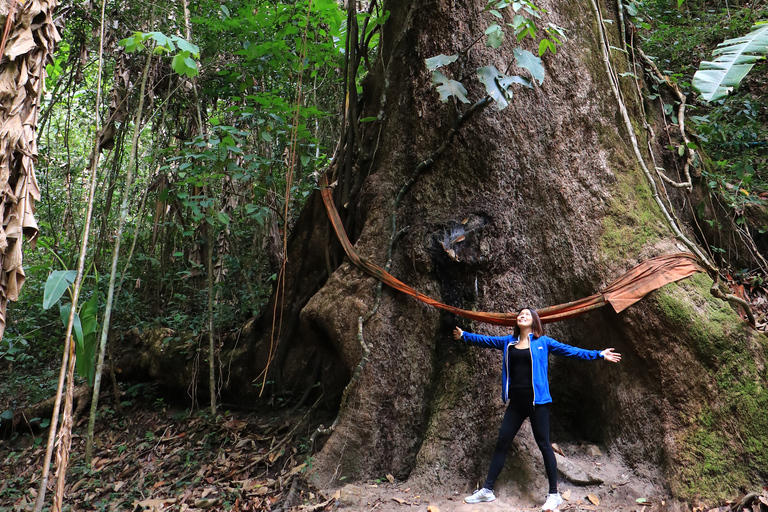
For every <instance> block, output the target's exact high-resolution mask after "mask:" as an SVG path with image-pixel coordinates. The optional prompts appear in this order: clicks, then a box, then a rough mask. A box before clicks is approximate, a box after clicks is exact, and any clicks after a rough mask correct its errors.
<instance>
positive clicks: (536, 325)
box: [514, 307, 544, 338]
mask: <svg viewBox="0 0 768 512" xmlns="http://www.w3.org/2000/svg"><path fill="white" fill-rule="evenodd" d="M524 309H527V310H528V311H530V312H531V318H532V319H533V321H532V322H531V329H532V330H533V337H534V338H540V337H542V336H544V326H543V325H541V318H539V314H538V313H537V312H536V310H535V309H533V308H528V307H525V308H520V311H522V310H524ZM520 311H518V312H517V314H518V315H520ZM514 332H515V336H520V328H519V327H518V326H517V325H515V329H514Z"/></svg>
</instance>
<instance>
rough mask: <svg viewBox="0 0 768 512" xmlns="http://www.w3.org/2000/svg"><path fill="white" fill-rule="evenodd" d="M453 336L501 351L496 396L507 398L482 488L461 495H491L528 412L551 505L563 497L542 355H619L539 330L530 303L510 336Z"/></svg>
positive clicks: (487, 498) (461, 333) (456, 332)
mask: <svg viewBox="0 0 768 512" xmlns="http://www.w3.org/2000/svg"><path fill="white" fill-rule="evenodd" d="M453 337H454V338H456V339H457V340H459V339H462V338H463V339H464V340H465V341H466V342H468V343H471V344H473V345H478V346H481V347H489V348H496V349H499V350H502V351H503V352H504V361H503V364H502V366H501V384H502V386H501V397H502V399H503V400H504V403H507V402H509V405H508V406H507V412H506V413H504V419H503V420H502V422H501V428H499V438H498V440H497V441H496V450H495V451H494V453H493V458H492V459H491V467H490V468H489V469H488V477H487V478H486V479H485V484H483V488H482V489H480V490H479V491H476V492H475V493H474V494H473V495H472V496H467V497H466V498H465V499H464V501H465V502H466V503H479V502H481V501H493V500H495V499H496V496H495V495H494V494H493V486H494V484H495V483H496V479H497V478H498V476H499V473H501V469H502V468H503V467H504V461H505V459H506V457H507V450H508V449H509V446H510V445H511V444H512V440H513V439H514V438H515V435H516V434H517V431H518V430H520V426H521V425H522V424H523V421H524V420H525V419H526V418H530V419H531V427H532V429H533V437H534V438H535V439H536V444H537V445H538V446H539V450H541V455H542V456H543V457H544V468H545V469H546V471H547V478H548V479H549V496H547V501H546V502H545V503H544V506H542V507H541V509H542V510H556V509H557V507H559V506H560V504H561V503H562V502H563V499H562V498H561V497H560V493H559V492H557V461H556V460H555V453H554V451H553V450H552V445H551V444H550V443H549V408H550V406H551V404H552V398H551V397H550V396H549V381H548V378H547V371H548V361H547V356H548V355H549V353H550V352H552V353H554V354H557V355H561V356H567V357H573V358H576V359H586V360H593V359H598V358H603V359H605V360H606V361H610V362H612V363H618V362H619V361H621V354H619V353H617V352H614V351H613V349H612V348H607V349H605V350H603V351H598V350H584V349H581V348H577V347H572V346H570V345H566V344H564V343H560V342H559V341H555V340H553V339H552V338H550V337H548V336H545V335H544V329H543V328H542V326H541V319H540V318H539V315H538V313H536V310H535V309H532V308H525V309H522V310H520V313H519V314H518V315H517V326H516V327H515V329H514V335H513V336H482V335H480V334H472V333H470V332H464V331H462V330H461V329H459V328H458V327H456V328H455V329H454V331H453Z"/></svg>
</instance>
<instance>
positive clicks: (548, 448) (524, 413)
mask: <svg viewBox="0 0 768 512" xmlns="http://www.w3.org/2000/svg"><path fill="white" fill-rule="evenodd" d="M509 395H510V396H509V405H508V406H507V412H505V413H504V419H503V420H502V421H501V427H500V428H499V439H498V440H497V441H496V450H495V451H494V452H493V458H492V459H491V467H490V469H488V478H486V479H485V485H483V487H485V488H486V489H490V490H493V485H494V484H495V483H496V479H497V478H498V477H499V473H501V470H502V468H503V467H504V461H505V460H506V458H507V450H508V449H509V446H510V445H511V444H512V440H513V439H514V438H515V435H516V434H517V431H518V430H520V427H521V426H522V424H523V421H525V418H530V419H531V427H532V429H533V437H534V439H536V444H537V445H539V450H541V455H542V456H543V457H544V468H545V469H546V471H547V478H548V479H549V492H550V494H554V493H556V492H557V460H556V459H555V452H554V451H553V450H552V445H551V444H550V443H549V407H550V404H544V405H536V406H534V405H533V389H532V388H529V389H510V390H509Z"/></svg>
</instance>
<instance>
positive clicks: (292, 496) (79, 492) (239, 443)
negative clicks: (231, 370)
mask: <svg viewBox="0 0 768 512" xmlns="http://www.w3.org/2000/svg"><path fill="white" fill-rule="evenodd" d="M323 414H325V413H323V412H319V411H312V410H311V409H310V408H305V409H304V410H299V411H295V412H294V411H285V412H280V411H277V412H274V411H270V412H266V413H263V414H256V413H250V414H239V413H226V414H223V415H219V416H217V418H216V419H215V420H214V419H211V418H210V417H205V416H202V415H193V416H189V415H188V414H186V413H185V412H182V411H172V410H168V411H166V410H163V411H159V410H152V409H151V408H150V409H143V408H141V406H139V405H136V406H134V407H132V408H129V409H127V410H126V415H125V416H123V417H120V416H117V415H116V414H115V413H114V412H113V410H112V409H110V408H109V407H108V406H105V407H104V408H102V410H101V411H100V417H99V420H98V421H97V430H96V434H95V443H94V444H95V447H94V456H93V459H92V460H91V463H90V464H89V465H86V464H85V462H84V460H83V454H84V452H85V441H86V440H85V425H84V423H86V422H87V418H86V419H85V421H83V419H82V418H81V419H80V421H79V422H78V425H77V428H76V429H75V431H74V433H73V439H72V444H73V446H72V459H71V461H70V468H71V469H70V471H69V476H68V482H67V484H66V488H65V499H64V504H65V509H66V508H69V509H70V510H73V511H74V510H76V511H81V510H82V511H90V510H110V511H111V510H115V511H117V510H135V511H141V510H144V511H150V512H152V511H160V510H178V511H190V512H192V511H198V510H206V511H219V510H221V511H224V510H226V511H229V510H232V511H255V510H274V509H276V508H282V510H285V511H287V510H295V511H305V510H310V511H323V510H329V509H330V507H332V506H333V504H334V502H335V501H336V500H335V499H334V497H333V496H326V495H325V494H323V492H322V491H320V490H317V489H310V488H309V487H308V486H307V485H306V484H305V483H304V481H303V478H302V477H303V475H304V473H305V472H306V471H307V469H308V467H309V466H308V464H307V462H308V461H307V455H308V453H307V449H308V444H309V443H308V439H309V438H310V436H311V434H312V432H313V431H314V430H315V429H316V428H317V424H318V423H319V422H321V421H323V420H326V419H327V418H325V417H323ZM44 437H45V436H44V435H41V434H40V433H38V434H35V435H31V434H29V433H16V434H14V435H13V437H12V439H10V440H8V439H6V440H2V441H0V510H9V509H10V510H31V506H32V505H33V503H34V500H35V497H36V495H37V488H38V486H39V478H40V472H41V469H42V461H43V456H44V454H45V444H44ZM6 507H8V508H6Z"/></svg>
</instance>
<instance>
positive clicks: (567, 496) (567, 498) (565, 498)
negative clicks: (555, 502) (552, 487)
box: [560, 489, 571, 501]
mask: <svg viewBox="0 0 768 512" xmlns="http://www.w3.org/2000/svg"><path fill="white" fill-rule="evenodd" d="M560 496H561V497H562V498H563V499H564V500H565V501H568V500H570V499H571V490H570V489H568V490H567V491H565V492H564V493H563V494H561V495H560Z"/></svg>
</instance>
